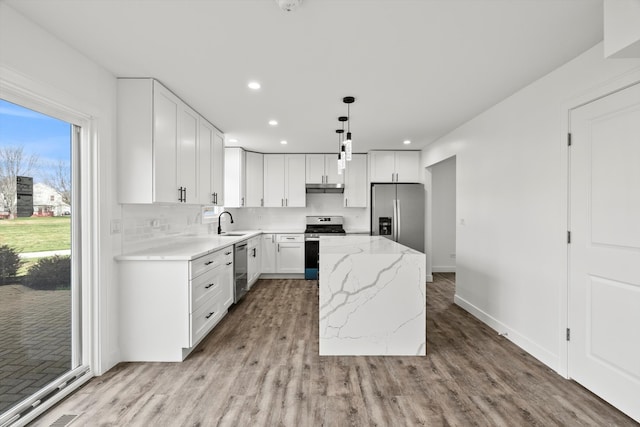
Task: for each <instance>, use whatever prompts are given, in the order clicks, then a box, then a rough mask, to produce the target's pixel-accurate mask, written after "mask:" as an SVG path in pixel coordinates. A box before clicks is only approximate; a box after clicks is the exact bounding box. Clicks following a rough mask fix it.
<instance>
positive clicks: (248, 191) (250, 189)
mask: <svg viewBox="0 0 640 427" xmlns="http://www.w3.org/2000/svg"><path fill="white" fill-rule="evenodd" d="M245 156H246V164H245V166H246V167H245V177H246V178H245V180H246V182H245V197H246V200H245V204H244V205H245V206H246V207H249V208H257V207H260V206H262V198H263V192H264V163H263V155H262V154H260V153H254V152H253V151H247V152H246V153H245Z"/></svg>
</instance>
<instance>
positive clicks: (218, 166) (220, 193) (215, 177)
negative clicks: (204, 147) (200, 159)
mask: <svg viewBox="0 0 640 427" xmlns="http://www.w3.org/2000/svg"><path fill="white" fill-rule="evenodd" d="M211 189H212V193H213V194H214V196H215V199H214V204H215V205H217V206H224V135H223V134H222V133H221V132H218V131H217V130H214V133H213V166H212V170H211Z"/></svg>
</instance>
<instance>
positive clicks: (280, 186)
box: [264, 154, 306, 207]
mask: <svg viewBox="0 0 640 427" xmlns="http://www.w3.org/2000/svg"><path fill="white" fill-rule="evenodd" d="M305 163H306V161H305V155H304V154H265V155H264V206H265V207H304V206H305V205H306V190H305V175H306V174H305Z"/></svg>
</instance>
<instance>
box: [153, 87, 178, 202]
mask: <svg viewBox="0 0 640 427" xmlns="http://www.w3.org/2000/svg"><path fill="white" fill-rule="evenodd" d="M153 91H154V92H153V201H154V202H171V203H178V201H179V200H178V199H179V197H180V194H178V185H177V182H178V163H177V160H176V156H177V153H178V109H179V108H180V105H181V102H180V100H179V99H178V98H177V97H176V96H175V95H174V94H173V93H171V92H169V91H168V90H167V89H165V88H164V87H162V86H161V85H160V84H158V83H157V82H155V83H154V86H153Z"/></svg>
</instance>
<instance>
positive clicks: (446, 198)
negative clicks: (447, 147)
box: [431, 157, 456, 273]
mask: <svg viewBox="0 0 640 427" xmlns="http://www.w3.org/2000/svg"><path fill="white" fill-rule="evenodd" d="M431 186H432V187H431V221H432V222H431V227H432V231H431V247H432V258H431V262H432V271H433V272H434V273H445V272H455V271H456V259H455V253H456V158H455V157H451V158H449V159H447V160H443V161H441V162H439V163H436V164H435V165H433V166H431Z"/></svg>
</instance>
